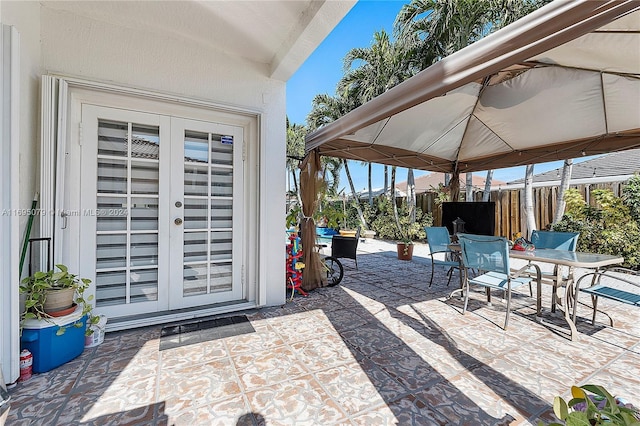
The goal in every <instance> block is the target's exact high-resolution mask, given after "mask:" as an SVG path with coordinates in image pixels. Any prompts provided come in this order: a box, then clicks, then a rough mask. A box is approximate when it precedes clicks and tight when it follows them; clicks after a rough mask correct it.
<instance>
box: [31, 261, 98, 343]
mask: <svg viewBox="0 0 640 426" xmlns="http://www.w3.org/2000/svg"><path fill="white" fill-rule="evenodd" d="M56 268H58V269H59V271H55V270H53V269H52V270H50V271H46V272H44V271H38V272H35V273H34V274H33V275H31V276H30V277H26V278H24V279H23V280H22V281H21V283H20V294H24V295H25V304H24V310H23V311H22V313H21V315H20V324H21V325H22V324H23V323H24V321H25V320H28V319H36V320H44V321H51V319H52V318H53V317H52V316H51V315H49V314H48V313H47V312H45V308H44V304H45V302H46V300H47V295H48V294H49V292H51V291H55V290H61V289H67V288H72V289H74V290H75V294H74V299H73V300H74V302H75V303H76V304H77V305H78V306H81V307H82V315H83V316H84V315H88V320H87V328H86V331H85V334H86V335H87V336H90V335H91V334H93V330H91V329H90V328H89V325H93V324H97V323H98V322H99V321H100V317H99V316H97V315H93V306H92V304H91V303H90V302H91V300H93V296H89V297H85V296H84V292H85V291H86V290H87V289H88V288H89V284H91V280H89V279H87V278H78V276H77V275H75V274H72V273H70V272H69V270H68V268H67V267H66V266H65V265H62V264H59V265H56ZM74 326H75V327H82V324H81V323H77V322H76V323H75V324H74ZM65 331H66V327H59V328H58V331H57V332H56V334H57V335H61V334H63V333H64V332H65Z"/></svg>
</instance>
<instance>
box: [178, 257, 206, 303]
mask: <svg viewBox="0 0 640 426" xmlns="http://www.w3.org/2000/svg"><path fill="white" fill-rule="evenodd" d="M206 293H207V264H206V263H201V264H197V265H184V270H183V287H182V295H183V296H193V295H197V294H206Z"/></svg>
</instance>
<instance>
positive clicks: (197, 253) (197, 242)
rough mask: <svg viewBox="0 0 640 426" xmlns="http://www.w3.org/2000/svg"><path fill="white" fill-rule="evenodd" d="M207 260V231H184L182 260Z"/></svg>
mask: <svg viewBox="0 0 640 426" xmlns="http://www.w3.org/2000/svg"><path fill="white" fill-rule="evenodd" d="M203 260H204V261H206V260H207V233H206V232H185V233H184V261H185V262H202V261H203Z"/></svg>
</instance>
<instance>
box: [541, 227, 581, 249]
mask: <svg viewBox="0 0 640 426" xmlns="http://www.w3.org/2000/svg"><path fill="white" fill-rule="evenodd" d="M579 236H580V233H579V232H556V231H533V232H532V233H531V242H532V243H533V245H534V246H535V247H536V248H546V249H556V250H569V251H576V246H577V245H578V237H579Z"/></svg>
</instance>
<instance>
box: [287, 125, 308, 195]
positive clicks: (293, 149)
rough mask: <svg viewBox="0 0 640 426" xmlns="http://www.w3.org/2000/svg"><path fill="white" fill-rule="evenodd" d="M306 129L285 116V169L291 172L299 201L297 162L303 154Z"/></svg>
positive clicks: (294, 189)
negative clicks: (292, 122)
mask: <svg viewBox="0 0 640 426" xmlns="http://www.w3.org/2000/svg"><path fill="white" fill-rule="evenodd" d="M306 134H307V129H306V128H305V127H304V126H303V125H300V124H291V123H290V122H289V117H287V163H286V164H287V170H289V173H291V179H292V181H293V191H294V192H295V194H296V198H297V199H298V202H300V190H299V187H298V178H297V177H298V164H299V162H300V159H301V158H302V157H303V156H304V137H305V136H306Z"/></svg>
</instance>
